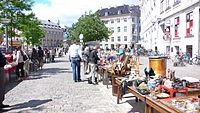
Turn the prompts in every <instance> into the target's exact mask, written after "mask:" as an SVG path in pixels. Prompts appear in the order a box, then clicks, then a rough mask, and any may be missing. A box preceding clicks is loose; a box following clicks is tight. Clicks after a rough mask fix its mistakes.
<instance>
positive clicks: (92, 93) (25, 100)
mask: <svg viewBox="0 0 200 113" xmlns="http://www.w3.org/2000/svg"><path fill="white" fill-rule="evenodd" d="M140 62H141V65H140V73H141V74H143V69H144V68H145V67H147V66H148V58H146V57H141V58H140ZM168 67H169V68H170V69H174V70H175V71H176V74H177V76H178V77H183V76H190V75H191V76H192V77H196V78H198V79H200V76H199V73H200V70H199V68H200V67H199V66H191V65H189V66H186V67H176V68H174V67H172V63H170V61H168ZM82 75H83V74H82ZM82 80H83V81H82V82H77V83H74V82H73V81H72V71H71V65H70V63H69V62H68V61H67V59H66V56H65V57H62V58H56V62H55V63H47V64H45V65H44V69H43V70H40V71H38V72H36V73H34V74H31V76H29V77H28V78H27V79H26V80H24V81H22V82H20V83H16V82H14V83H11V85H9V87H8V89H9V91H8V92H7V93H6V98H5V101H4V103H5V104H9V105H11V107H10V108H7V109H4V112H6V113H7V112H8V113H16V112H18V113H135V112H139V113H143V112H144V103H142V102H138V103H136V102H135V101H134V100H135V98H128V99H123V100H122V101H121V104H116V97H115V96H112V91H111V90H112V88H111V85H109V88H108V89H107V88H106V86H105V85H102V83H100V84H99V85H92V84H88V83H87V79H86V77H85V76H82ZM10 87H12V88H10Z"/></svg>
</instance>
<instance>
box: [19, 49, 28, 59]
mask: <svg viewBox="0 0 200 113" xmlns="http://www.w3.org/2000/svg"><path fill="white" fill-rule="evenodd" d="M20 52H21V54H22V57H23V60H24V61H26V60H27V59H28V57H27V56H26V55H25V54H24V52H23V51H22V50H20Z"/></svg>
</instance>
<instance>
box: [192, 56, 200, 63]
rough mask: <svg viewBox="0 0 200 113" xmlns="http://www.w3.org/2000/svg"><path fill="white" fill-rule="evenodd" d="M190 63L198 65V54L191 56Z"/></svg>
mask: <svg viewBox="0 0 200 113" xmlns="http://www.w3.org/2000/svg"><path fill="white" fill-rule="evenodd" d="M192 64H195V65H200V56H198V55H195V57H194V58H192Z"/></svg>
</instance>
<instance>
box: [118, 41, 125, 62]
mask: <svg viewBox="0 0 200 113" xmlns="http://www.w3.org/2000/svg"><path fill="white" fill-rule="evenodd" d="M116 46H117V47H116V50H117V53H118V54H119V62H122V61H123V60H124V57H125V51H124V49H123V47H122V45H120V44H117V45H116Z"/></svg>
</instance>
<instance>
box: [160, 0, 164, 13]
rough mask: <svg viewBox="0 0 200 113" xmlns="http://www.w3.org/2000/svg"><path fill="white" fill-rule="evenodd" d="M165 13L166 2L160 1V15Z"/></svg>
mask: <svg viewBox="0 0 200 113" xmlns="http://www.w3.org/2000/svg"><path fill="white" fill-rule="evenodd" d="M163 12H164V0H161V1H160V13H163Z"/></svg>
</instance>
